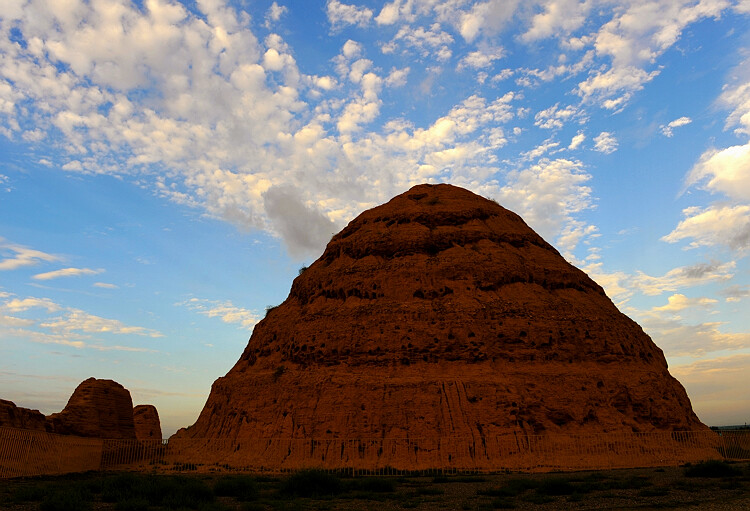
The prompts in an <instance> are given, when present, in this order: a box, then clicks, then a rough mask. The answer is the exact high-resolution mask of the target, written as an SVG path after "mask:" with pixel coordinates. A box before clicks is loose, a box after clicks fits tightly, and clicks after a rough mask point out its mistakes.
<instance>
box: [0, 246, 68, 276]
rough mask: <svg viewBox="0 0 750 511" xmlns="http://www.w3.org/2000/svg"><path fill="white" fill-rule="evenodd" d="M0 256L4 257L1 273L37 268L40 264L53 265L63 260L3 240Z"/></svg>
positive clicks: (0, 263)
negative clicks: (28, 267)
mask: <svg viewBox="0 0 750 511" xmlns="http://www.w3.org/2000/svg"><path fill="white" fill-rule="evenodd" d="M0 256H2V257H3V259H0V271H2V270H16V269H18V268H23V267H25V266H35V265H37V264H39V263H40V262H48V263H52V262H58V261H60V260H61V258H60V257H59V256H56V255H52V254H47V253H45V252H41V251H39V250H34V249H31V248H27V247H24V246H22V245H16V244H13V243H8V242H7V241H5V240H4V239H3V238H0Z"/></svg>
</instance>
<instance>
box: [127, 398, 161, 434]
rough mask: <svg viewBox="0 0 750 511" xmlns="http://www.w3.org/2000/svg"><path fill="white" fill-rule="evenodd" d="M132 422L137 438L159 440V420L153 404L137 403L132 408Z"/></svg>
mask: <svg viewBox="0 0 750 511" xmlns="http://www.w3.org/2000/svg"><path fill="white" fill-rule="evenodd" d="M133 422H134V423H135V437H136V438H137V439H138V440H161V422H160V421H159V412H157V411H156V407H155V406H154V405H138V406H136V407H135V408H133Z"/></svg>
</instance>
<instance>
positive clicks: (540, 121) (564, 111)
mask: <svg viewBox="0 0 750 511" xmlns="http://www.w3.org/2000/svg"><path fill="white" fill-rule="evenodd" d="M559 106H560V103H555V104H554V105H552V106H551V107H549V108H546V109H544V110H542V111H540V112H537V113H536V115H534V125H535V126H538V127H540V128H543V129H558V128H562V127H563V125H564V124H565V123H566V122H568V121H570V120H573V119H575V118H577V117H578V116H579V114H580V113H579V111H578V109H577V108H576V107H574V106H573V105H568V106H566V107H565V108H559ZM581 141H583V140H581ZM579 143H580V142H579Z"/></svg>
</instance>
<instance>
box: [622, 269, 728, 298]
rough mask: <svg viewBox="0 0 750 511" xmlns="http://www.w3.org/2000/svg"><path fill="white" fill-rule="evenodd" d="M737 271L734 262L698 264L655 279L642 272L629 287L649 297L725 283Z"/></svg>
mask: <svg viewBox="0 0 750 511" xmlns="http://www.w3.org/2000/svg"><path fill="white" fill-rule="evenodd" d="M734 269H735V263H734V262H733V261H731V262H728V263H723V264H722V263H719V262H716V261H712V262H710V263H698V264H694V265H690V266H681V267H678V268H674V269H672V270H669V271H668V272H667V273H665V274H664V275H662V276H659V277H653V276H651V275H647V274H645V273H643V272H641V271H639V272H637V274H636V275H635V276H634V277H632V279H631V282H630V283H629V286H630V287H632V288H633V289H636V290H638V291H640V292H642V293H643V294H645V295H648V296H655V295H660V294H662V293H665V292H671V291H676V290H678V289H682V288H687V287H693V286H700V285H704V284H708V283H711V282H725V281H729V280H731V279H732V277H733V276H734V274H733V273H732V272H733V271H734Z"/></svg>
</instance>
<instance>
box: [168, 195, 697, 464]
mask: <svg viewBox="0 0 750 511" xmlns="http://www.w3.org/2000/svg"><path fill="white" fill-rule="evenodd" d="M705 429H707V428H706V427H705V426H704V425H703V424H702V423H701V422H700V421H699V420H698V418H697V417H696V416H695V414H694V413H693V411H692V409H691V406H690V401H689V399H688V397H687V394H686V393H685V390H684V389H683V388H682V386H681V385H680V384H679V383H678V382H677V380H675V379H674V378H672V377H671V376H670V374H669V372H668V371H667V364H666V361H665V359H664V356H663V354H662V352H661V350H660V349H659V348H658V347H656V345H655V344H654V343H653V342H652V341H651V339H650V338H649V337H648V336H647V335H646V334H645V333H644V332H643V330H642V329H641V328H640V327H639V326H638V325H637V324H636V323H635V322H633V321H632V320H630V319H629V318H628V317H627V316H625V315H624V314H622V313H621V312H620V311H618V310H617V308H616V307H615V306H614V304H613V303H612V302H611V301H610V300H609V299H608V298H607V296H606V295H605V293H604V291H603V290H602V288H601V287H600V286H599V285H597V284H596V283H595V282H594V281H592V280H591V279H590V278H589V277H588V276H587V275H586V274H585V273H583V272H582V271H580V270H578V269H577V268H575V267H573V266H572V265H570V264H569V263H567V262H566V261H565V259H563V257H561V256H560V254H559V253H558V252H557V251H556V250H555V249H554V248H553V247H552V246H551V245H549V244H548V243H547V242H545V241H544V240H543V239H542V238H541V237H540V236H539V235H537V234H536V233H535V232H534V231H533V230H531V229H530V228H529V227H528V226H527V225H526V224H525V223H524V221H523V220H522V219H521V218H520V217H519V216H518V215H516V214H514V213H512V212H510V211H508V210H506V209H504V208H503V207H501V206H500V205H498V204H497V203H495V202H494V201H491V200H487V199H484V198H482V197H480V196H478V195H475V194H473V193H471V192H469V191H467V190H464V189H462V188H458V187H455V186H450V185H420V186H416V187H414V188H412V189H411V190H409V191H408V192H406V193H404V194H402V195H399V196H397V197H395V198H393V199H392V200H391V201H390V202H388V203H387V204H384V205H381V206H378V207H376V208H373V209H371V210H369V211H365V212H364V213H362V214H361V215H360V216H358V217H357V218H356V219H355V220H353V221H352V222H351V223H350V224H349V225H348V226H347V227H346V228H345V229H344V230H343V231H341V232H340V233H338V234H337V235H336V236H334V237H333V239H332V240H331V241H330V243H329V244H328V246H327V247H326V250H325V252H324V253H323V255H322V256H321V257H320V258H319V259H318V260H317V261H315V262H314V263H313V264H312V265H311V266H310V267H309V268H308V269H307V270H305V271H304V272H303V273H302V274H301V275H300V276H299V277H297V278H296V279H295V280H294V283H293V285H292V289H291V292H290V294H289V297H288V298H287V299H286V300H285V301H284V302H283V303H282V304H281V305H279V306H278V307H275V308H273V309H272V310H270V311H269V312H268V314H267V316H266V318H265V319H264V320H262V321H261V322H260V323H258V325H257V326H256V327H255V330H254V332H253V334H252V337H251V338H250V341H249V343H248V345H247V348H246V349H245V351H244V353H243V354H242V357H241V358H240V360H239V361H238V362H237V364H235V366H234V367H233V368H232V369H231V370H230V371H229V373H228V374H227V375H226V376H225V377H223V378H219V379H218V380H217V381H216V382H215V383H214V385H213V387H212V390H211V394H210V396H209V398H208V402H207V403H206V406H205V408H204V409H203V411H202V413H201V415H200V417H199V418H198V421H197V422H196V423H195V425H194V426H192V427H191V428H189V429H188V430H181V431H180V432H178V434H177V437H178V438H188V437H190V438H222V439H228V440H250V439H261V438H264V439H266V438H273V439H319V440H322V439H356V440H366V439H369V440H381V439H406V440H411V441H414V442H415V445H416V447H415V449H417V450H419V449H423V448H424V450H425V451H430V452H431V453H432V457H431V458H430V459H432V460H433V461H431V463H432V462H434V460H435V459H438V460H440V459H447V458H448V457H450V458H451V460H452V461H455V456H459V457H461V456H463V457H469V458H471V457H474V458H477V457H478V456H479V455H478V453H477V449H476V448H473V447H472V446H476V445H482V444H486V443H487V442H493V441H495V439H497V438H501V437H502V438H513V439H516V440H515V441H517V442H519V441H520V442H523V440H522V439H524V438H531V437H533V436H534V435H546V436H548V437H549V438H552V436H553V435H556V434H578V435H588V434H599V433H616V434H625V433H627V434H631V433H634V432H653V431H687V430H705ZM420 439H422V440H420ZM438 439H452V440H451V441H455V442H466V446H465V448H464V447H461V446H459V447H453V448H451V451H452V454H451V455H450V456H447V455H446V456H441V455H439V454H440V453H439V452H438V453H437V454H436V452H435V451H436V450H437V451H440V450H441V449H445V447H443V445H447V444H440V442H438ZM459 439H463V440H459ZM518 439H521V440H518ZM419 442H421V444H420V443H419ZM246 444H247V442H246ZM410 445H411V444H410ZM410 448H411V447H410ZM381 450H382V449H381ZM415 452H416V451H415ZM290 453H291V451H290ZM373 456H375V457H380V458H382V459H380V462H383V463H388V464H390V465H394V466H397V467H398V468H404V469H409V468H424V467H417V466H415V464H416V465H418V464H419V461H418V460H417V461H415V459H414V458H415V457H414V456H406V455H395V454H393V453H391V454H389V453H387V452H377V451H375V454H373ZM292 458H294V456H291V457H290V464H292V465H294V464H298V465H299V464H304V463H305V460H304V459H296V458H295V459H296V461H295V459H292ZM301 458H304V456H302V457H301ZM423 458H425V457H423ZM425 459H426V458H425ZM307 461H308V462H309V461H310V460H307ZM372 461H373V460H370V462H372ZM376 461H377V460H376ZM468 461H469V462H471V461H472V460H468ZM473 461H474V462H475V463H480V461H481V463H482V465H483V466H490V468H491V466H492V464H493V463H494V462H495V461H493V459H485V460H473ZM488 464H489V465H488ZM497 466H498V467H500V466H502V464H501V463H499V462H498V464H497Z"/></svg>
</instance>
